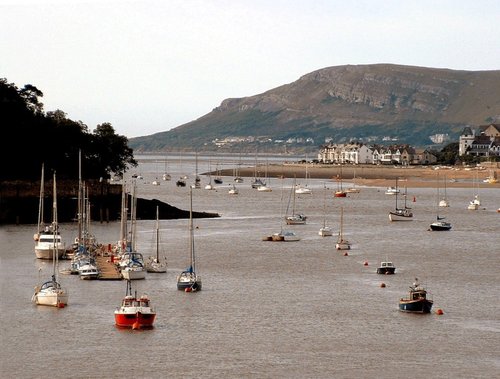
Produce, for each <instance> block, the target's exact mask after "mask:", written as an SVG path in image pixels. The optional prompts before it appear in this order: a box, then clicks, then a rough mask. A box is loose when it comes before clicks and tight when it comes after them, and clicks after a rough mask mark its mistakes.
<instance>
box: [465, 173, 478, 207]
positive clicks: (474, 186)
mask: <svg viewBox="0 0 500 379" xmlns="http://www.w3.org/2000/svg"><path fill="white" fill-rule="evenodd" d="M472 190H473V195H474V197H473V198H472V200H471V201H470V202H469V205H468V206H467V209H468V210H471V211H476V210H478V209H479V206H480V205H481V200H480V199H479V183H477V173H476V174H475V175H474V178H473V179H472Z"/></svg>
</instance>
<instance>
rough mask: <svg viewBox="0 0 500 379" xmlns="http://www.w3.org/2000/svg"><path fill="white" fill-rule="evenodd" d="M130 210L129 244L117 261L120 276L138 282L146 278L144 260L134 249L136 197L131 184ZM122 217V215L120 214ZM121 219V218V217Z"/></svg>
mask: <svg viewBox="0 0 500 379" xmlns="http://www.w3.org/2000/svg"><path fill="white" fill-rule="evenodd" d="M132 188H133V189H132V196H131V199H132V209H131V211H130V215H131V217H130V218H131V220H130V221H131V227H130V238H131V239H130V243H129V244H127V245H128V246H127V249H128V250H127V251H125V252H124V253H123V254H122V257H121V259H120V261H119V267H120V270H121V275H122V277H123V278H124V279H127V280H138V279H145V278H146V269H145V268H144V258H143V256H142V254H141V253H139V252H137V249H136V212H137V197H136V185H135V183H134V184H133V187H132ZM122 215H123V213H122ZM122 217H123V216H122Z"/></svg>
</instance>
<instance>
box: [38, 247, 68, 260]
mask: <svg viewBox="0 0 500 379" xmlns="http://www.w3.org/2000/svg"><path fill="white" fill-rule="evenodd" d="M65 251H66V249H65V248H63V247H61V248H56V252H57V257H58V258H62V256H63V255H64V252H65ZM35 256H36V257H37V258H38V259H47V260H52V259H54V248H53V247H46V248H45V247H39V248H38V247H35Z"/></svg>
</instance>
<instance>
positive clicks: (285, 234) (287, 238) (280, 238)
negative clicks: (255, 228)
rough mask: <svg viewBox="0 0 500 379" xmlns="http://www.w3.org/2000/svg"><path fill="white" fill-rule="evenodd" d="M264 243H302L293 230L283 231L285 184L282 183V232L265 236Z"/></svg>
mask: <svg viewBox="0 0 500 379" xmlns="http://www.w3.org/2000/svg"><path fill="white" fill-rule="evenodd" d="M262 240H263V241H274V242H294V241H300V237H299V236H298V235H297V233H295V232H294V231H292V230H284V229H283V182H281V200H280V231H279V232H276V233H273V234H271V235H270V236H265V237H264V238H262Z"/></svg>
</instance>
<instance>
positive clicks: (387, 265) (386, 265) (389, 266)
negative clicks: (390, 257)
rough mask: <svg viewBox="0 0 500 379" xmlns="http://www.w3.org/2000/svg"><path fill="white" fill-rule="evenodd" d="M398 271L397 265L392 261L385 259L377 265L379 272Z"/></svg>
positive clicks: (389, 272)
mask: <svg viewBox="0 0 500 379" xmlns="http://www.w3.org/2000/svg"><path fill="white" fill-rule="evenodd" d="M395 272H396V266H394V264H393V263H392V262H389V261H385V262H380V266H378V267H377V274H382V275H391V274H394V273H395Z"/></svg>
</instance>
